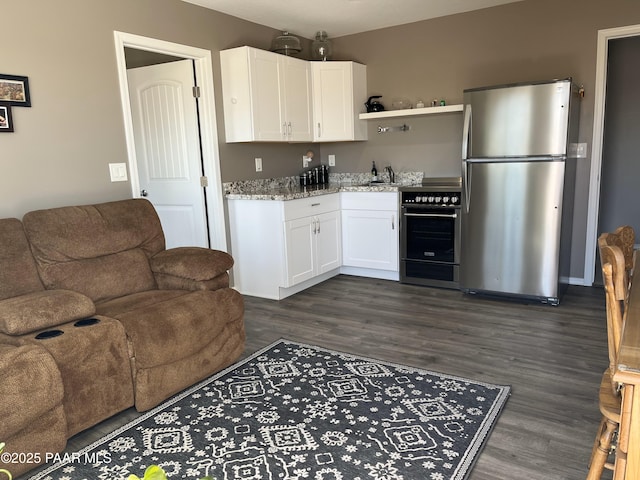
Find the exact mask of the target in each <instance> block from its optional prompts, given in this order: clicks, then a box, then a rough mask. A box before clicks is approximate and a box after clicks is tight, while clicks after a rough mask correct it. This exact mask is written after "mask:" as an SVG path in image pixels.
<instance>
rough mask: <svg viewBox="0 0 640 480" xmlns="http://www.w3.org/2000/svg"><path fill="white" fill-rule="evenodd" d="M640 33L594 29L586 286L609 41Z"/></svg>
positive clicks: (591, 268) (593, 241) (594, 235)
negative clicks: (593, 79)
mask: <svg viewBox="0 0 640 480" xmlns="http://www.w3.org/2000/svg"><path fill="white" fill-rule="evenodd" d="M638 35H640V25H629V26H627V27H618V28H608V29H605V30H598V49H597V59H596V85H595V92H594V93H595V100H594V109H593V140H592V143H591V145H592V149H591V172H590V176H589V203H588V209H587V239H586V248H585V258H584V279H583V284H584V285H586V286H591V285H593V281H594V277H595V266H596V265H595V263H596V245H597V241H598V213H599V210H600V174H601V172H602V147H603V143H604V112H605V103H606V99H607V65H608V63H609V60H608V59H609V40H614V39H618V38H626V37H635V36H638Z"/></svg>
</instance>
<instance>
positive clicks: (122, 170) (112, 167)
mask: <svg viewBox="0 0 640 480" xmlns="http://www.w3.org/2000/svg"><path fill="white" fill-rule="evenodd" d="M109 174H110V175H111V181H112V182H126V181H127V164H126V163H110V164H109Z"/></svg>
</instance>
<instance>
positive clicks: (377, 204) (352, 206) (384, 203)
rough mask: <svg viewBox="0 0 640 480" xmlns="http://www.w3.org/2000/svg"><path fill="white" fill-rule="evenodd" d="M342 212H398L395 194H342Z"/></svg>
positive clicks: (396, 194)
mask: <svg viewBox="0 0 640 480" xmlns="http://www.w3.org/2000/svg"><path fill="white" fill-rule="evenodd" d="M340 195H342V198H341V204H342V208H343V210H378V211H380V210H386V211H393V212H396V211H398V193H397V192H342V193H341V194H340Z"/></svg>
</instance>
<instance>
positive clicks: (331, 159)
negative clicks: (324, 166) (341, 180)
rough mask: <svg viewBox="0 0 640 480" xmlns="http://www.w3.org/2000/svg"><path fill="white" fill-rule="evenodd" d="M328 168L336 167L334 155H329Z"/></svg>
mask: <svg viewBox="0 0 640 480" xmlns="http://www.w3.org/2000/svg"><path fill="white" fill-rule="evenodd" d="M329 166H330V167H335V166H336V156H335V155H329Z"/></svg>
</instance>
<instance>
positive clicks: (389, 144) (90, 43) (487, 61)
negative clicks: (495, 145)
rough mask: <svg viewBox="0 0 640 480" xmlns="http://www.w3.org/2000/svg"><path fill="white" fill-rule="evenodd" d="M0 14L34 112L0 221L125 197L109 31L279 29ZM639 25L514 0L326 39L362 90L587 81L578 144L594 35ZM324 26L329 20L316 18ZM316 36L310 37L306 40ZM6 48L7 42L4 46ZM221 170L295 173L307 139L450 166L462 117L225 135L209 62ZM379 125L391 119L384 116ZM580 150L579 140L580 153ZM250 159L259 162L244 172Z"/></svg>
mask: <svg viewBox="0 0 640 480" xmlns="http://www.w3.org/2000/svg"><path fill="white" fill-rule="evenodd" d="M11 17H12V18H13V20H10V21H5V22H4V24H3V37H4V38H5V39H10V40H9V43H6V42H5V46H3V48H2V50H1V51H0V66H1V67H0V71H1V72H2V73H7V74H14V75H26V76H28V77H29V81H30V87H31V95H32V104H33V107H31V108H14V109H13V117H14V124H15V129H16V132H15V133H11V134H1V135H0V217H8V216H17V217H21V216H22V215H23V214H24V213H25V212H26V211H28V210H32V209H35V208H46V207H48V206H58V205H63V204H77V203H90V202H97V201H103V200H112V199H118V198H126V197H130V196H131V191H130V186H129V184H128V183H111V182H110V181H109V175H108V164H109V163H110V162H123V161H126V146H125V140H124V131H123V122H122V113H121V109H120V100H119V87H118V79H117V72H116V61H115V53H114V42H113V31H114V30H119V31H123V32H128V33H135V34H138V35H144V36H148V37H153V38H158V39H162V40H167V41H171V42H176V43H181V44H186V45H190V46H195V47H199V48H205V49H209V50H211V51H212V54H213V63H214V69H215V68H216V67H217V65H218V58H219V57H218V52H219V50H221V49H225V48H230V47H235V46H239V45H251V46H255V47H259V48H268V47H269V45H270V42H271V39H272V38H273V37H274V36H275V35H276V31H275V30H273V29H270V28H266V27H262V26H259V25H256V24H252V23H249V22H245V21H242V20H239V19H234V18H232V17H229V16H226V15H223V14H219V13H217V12H211V11H209V10H206V9H203V8H201V7H197V6H195V5H191V4H188V3H185V2H181V1H179V0H55V1H49V0H21V1H20V2H14V3H13V4H12V10H11ZM638 23H640V6H639V5H638V2H636V1H634V0H607V1H606V2H604V1H602V0H525V1H523V2H518V3H515V4H511V5H505V6H501V7H496V8H491V9H485V10H481V11H477V12H470V13H467V14H460V15H455V16H451V17H444V18H440V19H434V20H430V21H425V22H419V23H415V24H410V25H406V26H402V27H395V28H389V29H384V30H378V31H375V32H369V33H363V34H359V35H352V36H346V37H342V38H338V39H334V49H335V52H336V54H335V58H336V59H352V60H356V61H360V62H362V63H365V64H366V65H367V66H368V86H369V92H370V93H371V94H374V93H378V94H382V95H384V98H383V99H382V100H383V102H385V103H386V104H387V105H390V103H391V101H392V100H393V99H394V98H395V97H407V98H409V99H411V100H412V101H415V100H416V99H417V98H422V99H424V100H425V101H429V100H431V99H432V98H435V97H437V98H445V99H446V100H447V102H448V103H459V102H460V101H461V99H462V90H463V89H464V88H467V87H474V86H481V85H486V84H493V83H506V82H514V81H522V80H536V79H546V78H555V77H566V76H573V77H574V78H575V80H576V81H577V82H579V83H582V84H584V86H585V89H586V92H587V95H586V97H585V99H584V101H583V105H582V117H581V133H580V139H581V141H583V142H588V143H590V142H591V132H592V125H593V88H594V78H595V61H596V39H597V31H598V30H599V29H603V28H611V27H617V26H623V25H631V24H638ZM327 31H328V32H329V35H331V28H330V26H327ZM312 35H313V32H310V33H309V36H312ZM7 45H10V47H8V46H7ZM214 77H215V87H216V95H217V96H218V98H217V106H218V109H217V110H218V130H219V136H220V138H221V143H220V158H221V168H222V177H223V178H222V180H224V181H231V180H239V179H248V178H268V177H278V176H283V175H294V174H297V173H298V171H299V170H300V164H301V161H300V157H301V156H302V154H304V153H305V152H306V151H307V149H309V148H311V149H313V150H314V151H315V152H316V154H317V156H320V157H321V158H322V160H323V161H326V156H327V155H328V154H330V153H333V154H335V155H336V156H337V161H338V164H337V166H336V169H335V170H336V171H368V170H369V167H370V162H371V160H377V162H378V164H379V166H380V167H381V166H384V165H386V164H387V163H391V164H392V165H393V166H394V167H395V169H396V170H397V171H402V170H415V169H420V170H424V171H425V172H427V174H431V175H439V176H441V175H450V174H454V175H455V174H459V168H458V162H459V152H460V126H461V118H460V116H459V115H456V114H448V115H444V116H439V117H437V118H434V117H429V118H412V119H410V120H408V119H407V120H406V121H405V123H407V124H409V125H410V126H411V131H410V132H407V133H394V134H386V135H378V134H377V133H376V130H375V129H376V126H377V123H376V122H370V125H369V128H370V134H369V138H370V140H369V141H368V142H359V143H345V144H330V145H323V146H319V145H313V146H312V145H306V144H305V145H269V144H266V145H265V144H262V145H227V144H225V143H224V125H223V119H222V112H221V109H220V105H221V103H220V96H221V92H220V74H219V71H217V70H215V72H214ZM385 124H388V125H395V124H399V122H395V121H389V120H387V121H386V123H385ZM589 150H590V149H589ZM255 156H260V157H262V158H263V161H264V171H263V172H261V173H260V174H256V173H255V172H254V171H253V168H254V166H253V158H254V157H255ZM588 176H589V161H588V160H585V161H583V162H582V163H581V164H580V166H579V170H578V189H577V193H576V206H575V214H574V242H573V253H572V257H573V258H572V276H575V277H579V278H581V277H582V272H583V259H584V243H585V230H586V209H587V195H588V192H587V190H588V182H589V178H588Z"/></svg>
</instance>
